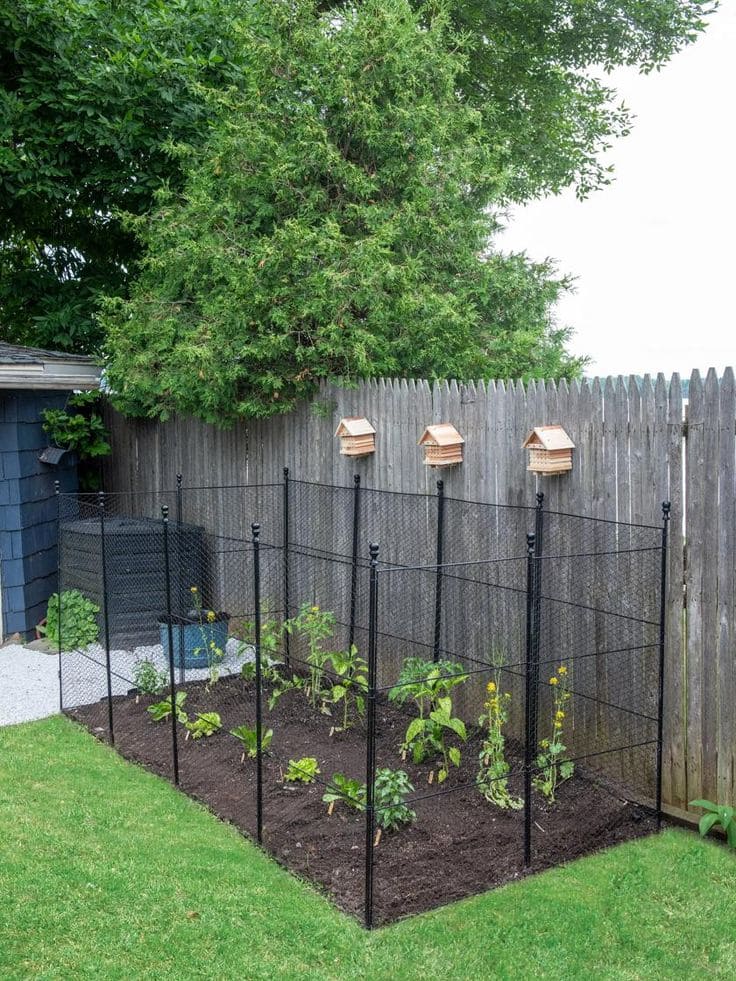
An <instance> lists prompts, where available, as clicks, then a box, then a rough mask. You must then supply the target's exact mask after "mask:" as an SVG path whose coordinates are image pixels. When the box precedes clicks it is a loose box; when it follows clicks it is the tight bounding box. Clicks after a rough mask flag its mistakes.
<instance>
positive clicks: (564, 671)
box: [557, 664, 567, 674]
mask: <svg viewBox="0 0 736 981" xmlns="http://www.w3.org/2000/svg"><path fill="white" fill-rule="evenodd" d="M557 674H567V667H566V666H565V665H564V664H561V665H560V666H559V668H558V669H557Z"/></svg>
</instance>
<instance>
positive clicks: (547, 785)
mask: <svg viewBox="0 0 736 981" xmlns="http://www.w3.org/2000/svg"><path fill="white" fill-rule="evenodd" d="M549 684H550V687H551V688H552V690H553V699H552V727H551V732H550V737H549V739H542V741H541V742H540V744H539V748H540V752H539V754H538V755H537V766H538V767H539V769H540V772H539V773H538V774H537V775H536V776H535V777H534V779H533V781H532V782H533V784H534V786H535V788H536V789H537V790H538V791H539V792H540V794H543V795H544V796H545V797H546V798H547V800H548V801H549V802H550V804H554V802H555V794H556V792H557V788H558V787H559V785H560V784H561V783H562V782H563V781H564V780H568V779H569V778H570V777H571V776H572V775H573V773H574V772H575V764H574V763H573V762H572V760H568V759H566V758H565V752H566V751H567V747H566V746H565V743H564V742H563V738H564V721H565V716H566V714H567V713H566V712H565V707H566V706H567V703H568V702H569V701H570V698H571V695H570V691H569V689H568V687H567V667H566V666H565V665H564V664H561V665H560V666H559V668H558V669H557V671H556V672H555V674H553V675H552V677H551V678H550V679H549Z"/></svg>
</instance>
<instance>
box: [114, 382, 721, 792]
mask: <svg viewBox="0 0 736 981" xmlns="http://www.w3.org/2000/svg"><path fill="white" fill-rule="evenodd" d="M688 402H689V404H688V405H687V412H686V413H685V412H684V411H683V410H684V405H683V397H682V386H681V382H680V378H679V376H677V375H674V376H673V377H672V378H671V379H670V380H669V381H667V380H666V379H665V377H664V376H663V375H661V374H660V375H658V376H657V377H656V379H654V380H653V379H651V378H650V377H649V376H646V377H644V378H643V379H637V378H634V377H632V378H630V379H628V380H627V379H624V378H622V377H618V378H607V379H594V380H593V381H585V382H582V383H577V382H575V383H572V384H570V385H568V384H567V383H566V382H564V381H563V382H561V383H559V384H557V385H556V384H555V383H549V382H548V383H543V382H537V383H535V382H530V383H528V384H527V385H524V384H522V383H520V382H517V383H514V382H508V383H504V382H497V383H493V382H490V383H487V384H484V383H483V382H479V383H472V382H471V383H467V384H465V383H463V384H458V383H455V382H450V383H441V384H440V383H435V384H434V385H431V384H429V383H428V382H425V381H413V380H409V381H407V380H405V379H401V380H383V379H381V380H378V381H368V382H363V383H361V384H359V385H358V386H357V387H355V388H341V387H339V386H334V385H324V386H322V388H321V389H320V393H319V395H318V396H317V398H316V399H315V401H314V402H313V403H311V404H310V405H306V404H305V405H302V406H300V407H299V408H298V409H297V410H296V411H294V412H293V413H290V414H289V415H287V416H282V417H280V418H276V419H270V420H262V421H261V420H257V421H252V422H248V423H241V424H239V425H238V426H236V427H234V428H233V429H231V430H228V431H220V430H218V429H216V428H215V427H213V426H209V425H206V424H204V423H201V422H198V421H196V420H192V419H172V420H170V421H168V422H166V423H158V422H151V421H143V420H131V419H125V418H123V417H122V416H120V415H119V414H117V413H115V412H114V411H113V410H112V409H108V411H107V423H108V425H109V427H110V430H111V435H112V446H113V453H112V456H111V458H110V459H109V460H108V461H107V462H106V467H105V486H106V489H107V490H109V491H134V490H135V491H154V490H160V489H162V488H163V487H171V486H173V484H174V481H175V475H176V473H177V472H182V473H183V475H184V482H185V484H186V485H189V486H191V485H207V484H239V483H245V482H253V483H256V482H265V481H272V480H273V481H277V480H279V479H280V478H281V472H282V468H283V467H284V466H288V467H289V468H290V469H291V473H292V475H293V476H294V477H297V478H300V479H303V480H314V481H320V482H326V483H334V484H337V485H347V484H349V483H350V482H351V479H352V476H353V474H354V473H356V472H357V473H360V474H361V476H362V479H363V482H364V484H365V486H368V487H375V488H378V489H382V490H395V491H408V492H433V491H434V487H435V481H436V479H437V477H438V476H441V477H442V478H443V479H444V481H445V491H446V493H447V494H448V495H450V496H452V497H456V498H466V499H469V500H475V501H483V502H499V503H507V504H533V502H534V494H535V492H536V491H537V490H543V491H544V493H545V495H546V505H547V506H548V507H549V508H551V509H553V510H558V511H566V512H570V513H574V514H582V515H588V516H590V517H597V518H610V519H614V520H617V521H630V522H635V523H639V522H643V523H647V524H649V523H651V524H658V523H659V522H660V520H661V504H662V501H663V500H670V501H671V502H672V521H671V523H670V547H669V552H668V570H667V572H668V585H667V604H666V610H667V615H666V624H667V649H666V692H665V698H666V701H665V743H664V783H663V794H664V800H665V802H666V803H667V804H668V805H669V806H670V807H672V808H674V809H684V808H686V806H687V802H688V800H691V799H693V798H696V797H703V796H704V797H709V798H711V799H718V800H719V801H721V802H730V803H734V801H735V800H736V772H735V771H736V721H735V716H736V713H735V709H734V706H736V666H735V660H734V651H735V643H734V642H735V640H736V596H735V595H734V591H735V588H736V577H735V575H734V555H735V553H736V486H735V473H736V466H735V463H736V385H735V384H734V376H733V371H732V370H731V369H730V368H729V369H727V370H726V371H725V372H724V374H723V377H722V378H721V379H719V378H718V377H717V376H716V373H715V372H714V371H713V370H711V371H709V372H708V374H707V376H706V378H705V379H702V378H701V376H700V374H699V373H698V372H693V374H692V377H691V379H690V387H689V400H688ZM343 416H365V417H367V418H368V419H369V420H370V422H371V423H372V424H373V425H374V427H375V428H376V430H377V432H376V452H375V454H373V455H371V456H368V457H365V458H363V459H359V460H356V459H351V458H347V457H341V456H340V453H339V445H338V444H339V440H338V439H335V438H334V433H335V429H336V428H337V424H338V422H339V420H340V419H341V418H342V417H343ZM439 422H450V423H452V424H453V425H454V426H455V427H456V428H457V429H458V431H459V432H460V433H461V435H462V436H463V437H464V438H465V445H464V462H463V463H462V464H461V465H460V466H458V467H452V468H445V469H443V470H442V471H437V470H432V469H430V468H428V467H426V466H425V465H424V463H423V453H422V450H421V448H420V447H419V446H418V445H417V442H418V440H419V438H420V436H421V434H422V432H423V431H424V429H425V427H426V426H427V425H428V424H430V423H439ZM552 423H559V424H561V425H562V426H563V427H564V428H565V430H566V431H567V432H568V433H569V435H570V436H571V437H572V439H573V441H574V443H575V447H576V448H575V450H574V452H573V469H572V471H571V472H570V473H566V474H562V475H559V476H555V477H548V478H539V477H536V476H535V475H534V474H530V473H528V472H527V470H526V465H527V459H526V455H527V454H526V451H522V449H521V444H522V442H523V440H524V438H525V436H526V435H527V433H528V432H529V430H531V429H532V428H533V427H534V426H536V425H545V424H552Z"/></svg>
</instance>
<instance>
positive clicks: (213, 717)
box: [185, 712, 222, 739]
mask: <svg viewBox="0 0 736 981" xmlns="http://www.w3.org/2000/svg"><path fill="white" fill-rule="evenodd" d="M185 725H186V727H187V739H188V738H189V737H190V736H191V737H192V739H201V738H202V737H203V736H213V735H214V734H215V733H216V732H218V730H220V729H222V720H221V719H220V716H219V714H218V713H217V712H200V713H199V714H198V715H197V718H196V719H194V720H190V721H187V722H186V723H185Z"/></svg>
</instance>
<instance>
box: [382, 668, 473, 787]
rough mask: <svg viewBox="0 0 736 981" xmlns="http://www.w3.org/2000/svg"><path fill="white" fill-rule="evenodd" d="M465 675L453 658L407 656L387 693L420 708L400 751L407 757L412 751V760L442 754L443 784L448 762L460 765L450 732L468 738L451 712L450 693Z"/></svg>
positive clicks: (439, 779) (419, 761) (419, 760)
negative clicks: (397, 676)
mask: <svg viewBox="0 0 736 981" xmlns="http://www.w3.org/2000/svg"><path fill="white" fill-rule="evenodd" d="M467 678H468V675H467V673H466V672H465V671H463V669H462V667H461V666H460V665H459V664H455V663H454V662H452V661H438V662H436V663H435V662H433V661H425V660H423V659H422V658H419V657H409V658H406V660H405V661H404V664H403V666H402V669H401V674H400V675H399V681H398V683H397V684H396V685H395V686H394V687H393V688H392V689H391V691H390V692H389V695H388V697H389V699H390V700H391V701H395V702H398V704H400V705H403V704H405V703H406V702H408V701H409V700H410V699H411V700H413V701H414V702H415V703H416V705H417V708H418V710H419V718H417V719H413V720H412V721H411V722H410V723H409V726H408V728H407V730H406V735H405V736H404V741H403V743H402V745H401V752H402V754H403V756H404V758H406V754H407V753H411V757H412V760H413V761H414V762H415V763H423V762H424V761H425V760H428V759H433V758H435V757H437V756H441V757H442V765H441V767H440V769H439V771H438V773H437V780H438V782H439V783H443V782H444V781H445V780H446V779H447V775H448V773H449V772H450V765H451V764H452V765H454V766H460V758H461V756H460V750H459V749H458V748H457V746H448V745H447V742H446V739H447V737H448V736H449V735H450V733H452V734H454V735H455V736H457V737H458V739H460V740H461V741H462V742H466V741H467V738H468V734H467V730H466V728H465V723H464V722H463V720H462V719H459V718H456V717H455V716H454V715H453V709H452V698H451V697H450V695H449V692H450V691H452V689H453V688H455V686H456V685H459V684H462V682H464V681H467Z"/></svg>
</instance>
